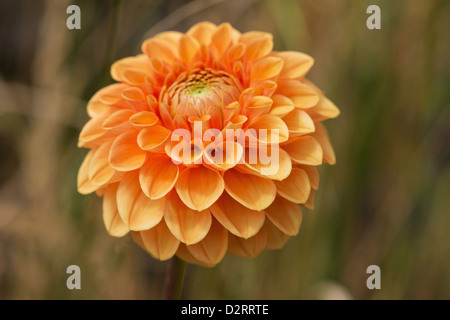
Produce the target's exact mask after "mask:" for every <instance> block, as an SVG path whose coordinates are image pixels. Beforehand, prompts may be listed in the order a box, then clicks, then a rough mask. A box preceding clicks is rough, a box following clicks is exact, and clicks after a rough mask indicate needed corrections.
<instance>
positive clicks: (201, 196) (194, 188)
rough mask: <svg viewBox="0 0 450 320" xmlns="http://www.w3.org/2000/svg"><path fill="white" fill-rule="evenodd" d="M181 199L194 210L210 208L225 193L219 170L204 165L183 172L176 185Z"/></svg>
mask: <svg viewBox="0 0 450 320" xmlns="http://www.w3.org/2000/svg"><path fill="white" fill-rule="evenodd" d="M175 189H176V190H177V193H178V195H179V196H180V199H181V200H182V201H183V202H184V203H185V204H186V205H187V206H188V207H189V208H191V209H192V210H197V211H202V210H205V209H208V208H209V207H210V206H211V205H212V204H213V203H214V202H215V201H216V200H217V199H218V198H219V197H220V195H221V194H222V193H223V189H224V183H223V179H222V176H221V175H220V173H218V172H217V171H214V170H211V169H208V168H206V167H204V166H199V167H190V168H187V169H185V170H184V171H183V172H181V174H180V177H179V178H178V181H177V183H176V185H175Z"/></svg>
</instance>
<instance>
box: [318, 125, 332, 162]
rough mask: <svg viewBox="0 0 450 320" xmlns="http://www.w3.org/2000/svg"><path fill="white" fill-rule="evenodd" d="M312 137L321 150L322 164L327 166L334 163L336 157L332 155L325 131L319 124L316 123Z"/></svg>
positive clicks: (328, 138)
mask: <svg viewBox="0 0 450 320" xmlns="http://www.w3.org/2000/svg"><path fill="white" fill-rule="evenodd" d="M312 136H313V137H314V138H315V139H316V140H317V141H318V142H319V144H320V146H321V147H322V150H323V162H325V163H329V164H335V163H336V155H335V154H334V149H333V146H332V145H331V142H330V137H329V135H328V131H327V129H325V127H324V126H323V124H321V123H317V125H316V132H314V133H313V134H312Z"/></svg>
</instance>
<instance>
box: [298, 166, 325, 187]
mask: <svg viewBox="0 0 450 320" xmlns="http://www.w3.org/2000/svg"><path fill="white" fill-rule="evenodd" d="M298 167H299V168H300V169H303V170H305V172H306V173H307V174H308V178H309V182H310V183H311V188H313V189H314V190H317V189H318V188H319V180H320V176H319V169H317V167H315V166H303V165H301V166H298Z"/></svg>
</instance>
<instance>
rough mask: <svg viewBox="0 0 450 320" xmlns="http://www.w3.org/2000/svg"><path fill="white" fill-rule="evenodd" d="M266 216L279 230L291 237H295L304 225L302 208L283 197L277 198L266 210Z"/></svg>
mask: <svg viewBox="0 0 450 320" xmlns="http://www.w3.org/2000/svg"><path fill="white" fill-rule="evenodd" d="M266 216H267V218H269V220H270V221H271V222H272V223H273V224H274V225H275V226H276V227H277V228H279V229H280V230H281V231H283V232H284V233H286V234H287V235H290V236H295V235H296V234H297V233H298V231H299V230H300V225H301V224H302V211H301V210H300V206H299V205H297V204H295V203H293V202H291V201H289V200H286V199H284V198H282V197H277V199H275V201H274V202H273V204H272V205H271V206H270V207H269V208H267V209H266Z"/></svg>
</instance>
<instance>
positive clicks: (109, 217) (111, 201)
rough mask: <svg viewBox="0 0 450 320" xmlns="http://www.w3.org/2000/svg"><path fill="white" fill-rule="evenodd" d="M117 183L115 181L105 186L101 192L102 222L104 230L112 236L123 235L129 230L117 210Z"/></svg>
mask: <svg viewBox="0 0 450 320" xmlns="http://www.w3.org/2000/svg"><path fill="white" fill-rule="evenodd" d="M118 185H119V184H118V183H116V184H112V185H109V186H107V187H106V188H105V193H104V194H103V222H104V224H105V227H106V230H107V231H108V233H109V234H110V235H111V236H113V237H123V236H124V235H126V234H127V233H128V231H129V229H128V227H127V226H126V225H125V224H124V223H123V221H122V218H121V217H120V215H119V211H118V210H117V201H116V195H117V187H118Z"/></svg>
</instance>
